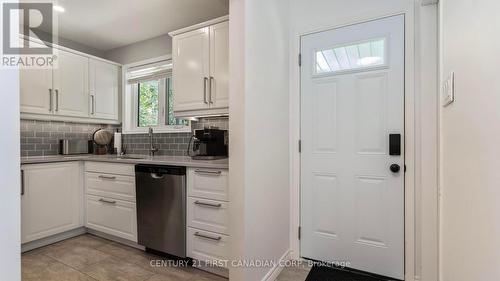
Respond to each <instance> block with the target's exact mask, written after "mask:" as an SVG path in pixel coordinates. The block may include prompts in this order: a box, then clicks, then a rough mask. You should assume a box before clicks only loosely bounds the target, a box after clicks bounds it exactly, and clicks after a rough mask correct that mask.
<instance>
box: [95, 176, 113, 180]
mask: <svg viewBox="0 0 500 281" xmlns="http://www.w3.org/2000/svg"><path fill="white" fill-rule="evenodd" d="M99 178H100V179H105V180H116V177H113V176H103V175H100V176H99Z"/></svg>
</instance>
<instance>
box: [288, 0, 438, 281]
mask: <svg viewBox="0 0 500 281" xmlns="http://www.w3.org/2000/svg"><path fill="white" fill-rule="evenodd" d="M420 8H421V6H420V1H418V0H416V1H415V2H413V1H410V2H409V5H408V8H407V9H406V10H402V11H399V12H395V13H389V14H385V15H378V16H374V17H368V18H358V19H353V20H351V21H349V22H344V23H342V24H337V25H334V26H324V27H321V28H318V29H315V30H311V31H308V32H302V33H297V34H293V35H292V36H291V46H290V48H291V50H290V65H291V67H290V117H291V119H290V128H289V129H290V145H289V146H290V176H291V182H290V187H291V191H290V200H291V201H290V249H291V258H292V259H301V256H300V240H299V238H298V229H299V226H300V215H301V214H300V175H301V169H300V162H301V159H300V152H299V140H300V123H301V115H300V114H301V113H300V112H301V110H300V106H301V105H300V98H301V74H300V66H299V65H298V63H297V58H298V56H299V54H300V50H301V38H302V37H303V36H306V35H309V34H313V33H318V32H322V31H326V30H331V29H336V28H341V27H345V26H349V25H353V24H358V23H364V22H369V21H373V20H377V19H381V18H386V17H390V16H397V15H404V17H405V27H404V28H405V39H404V40H405V42H404V46H405V67H404V69H405V74H404V79H405V83H404V85H405V86H404V89H405V90H404V91H405V93H404V97H405V106H404V107H405V108H404V112H405V123H404V126H405V165H406V173H405V182H404V188H405V199H404V201H405V202H404V204H405V206H404V210H405V215H404V222H405V226H404V233H405V237H404V242H405V243H404V245H405V263H404V264H405V280H409V281H413V280H415V281H417V280H420V276H422V275H425V276H429V275H437V272H434V271H437V269H434V268H432V269H430V270H432V271H433V272H426V273H425V274H424V273H423V272H422V271H425V270H426V268H424V269H422V270H420V269H419V268H420V267H421V260H420V259H421V257H423V256H425V255H424V253H422V251H423V249H424V246H423V245H421V243H419V241H417V233H419V232H420V231H421V228H422V226H419V227H416V222H417V216H418V214H417V211H416V206H419V205H421V200H423V199H422V198H420V196H418V194H416V191H415V188H416V187H417V186H418V187H419V188H420V187H421V186H420V182H421V180H420V178H418V177H417V176H416V173H418V175H419V176H420V175H421V174H422V173H423V172H422V171H421V170H422V169H426V165H422V162H421V157H420V155H416V151H418V152H419V153H422V152H421V148H420V147H418V146H420V145H421V144H420V141H419V140H417V139H416V137H420V136H421V131H423V130H432V128H427V127H426V125H425V124H420V122H418V119H420V118H421V115H422V113H423V112H422V111H423V110H421V109H420V108H417V106H416V103H417V101H416V100H418V102H419V101H420V95H422V93H421V92H420V91H419V90H417V89H416V88H419V84H420V82H419V81H418V80H421V79H422V78H423V76H424V75H425V69H418V68H417V67H420V64H419V62H418V59H417V57H416V55H417V52H419V53H420V51H419V49H420V47H416V45H417V43H420V42H419V41H420V40H422V38H418V39H417V34H418V33H419V31H420V30H419V22H418V21H419V17H418V16H417V17H416V15H419V13H418V11H416V10H417V9H420ZM436 16H437V15H436ZM436 21H437V18H436ZM419 36H420V35H419ZM428 36H432V34H429V35H428ZM430 75H432V74H430ZM436 86H437V85H436ZM435 90H436V94H437V87H436V89H435ZM431 94H432V93H431ZM436 98H437V97H436ZM430 106H435V105H433V104H431V105H430ZM432 121H433V122H434V121H435V123H436V124H437V118H436V120H432ZM428 145H430V146H431V147H432V148H434V147H435V148H437V140H436V141H434V140H431V142H430V144H428ZM436 160H437V159H436ZM432 167H433V165H429V169H432ZM429 172H431V171H429ZM436 180H437V179H436ZM430 188H435V189H436V192H437V181H436V186H435V187H434V186H433V187H430ZM433 200H434V199H433ZM431 203H436V204H437V202H431ZM427 204H429V203H427ZM434 215H435V216H436V217H437V216H438V214H437V213H436V214H432V216H434ZM421 220H422V219H421ZM425 231H427V232H428V233H431V235H434V233H435V235H436V237H437V226H434V225H426V229H425ZM419 235H421V234H419ZM419 239H420V238H419ZM431 246H432V245H431ZM436 246H437V245H436ZM432 258H435V262H436V263H437V258H438V257H437V254H436V256H435V257H434V256H433V257H432Z"/></svg>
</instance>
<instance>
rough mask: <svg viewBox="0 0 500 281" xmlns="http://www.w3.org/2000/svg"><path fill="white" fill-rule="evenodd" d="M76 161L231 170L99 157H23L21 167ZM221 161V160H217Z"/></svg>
mask: <svg viewBox="0 0 500 281" xmlns="http://www.w3.org/2000/svg"><path fill="white" fill-rule="evenodd" d="M74 161H89V162H108V163H119V164H153V165H175V166H185V167H193V168H214V169H229V163H227V160H224V161H225V163H216V162H215V163H214V162H212V161H203V160H182V159H150V158H145V159H117V158H111V157H110V158H101V157H98V156H74V157H64V156H60V157H58V156H47V157H43V156H40V157H33V158H30V157H21V165H31V164H44V163H57V162H74ZM215 161H220V160H215Z"/></svg>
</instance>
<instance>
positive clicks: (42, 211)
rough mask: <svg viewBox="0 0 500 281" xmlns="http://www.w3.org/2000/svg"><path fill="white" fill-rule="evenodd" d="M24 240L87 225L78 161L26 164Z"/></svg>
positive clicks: (22, 227) (24, 174)
mask: <svg viewBox="0 0 500 281" xmlns="http://www.w3.org/2000/svg"><path fill="white" fill-rule="evenodd" d="M21 169H22V170H23V172H22V173H23V182H24V194H23V195H22V196H21V236H22V237H21V240H22V241H21V242H22V243H26V242H30V241H34V240H38V239H41V238H45V237H48V236H51V235H55V234H58V233H62V232H64V231H68V230H72V229H75V228H78V227H80V226H83V218H82V211H81V210H82V206H83V188H82V185H81V182H82V181H81V179H80V166H79V163H78V162H69V163H53V164H33V165H25V166H23V167H22V168H21Z"/></svg>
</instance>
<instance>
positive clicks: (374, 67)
mask: <svg viewBox="0 0 500 281" xmlns="http://www.w3.org/2000/svg"><path fill="white" fill-rule="evenodd" d="M301 54H302V67H301V140H302V152H301V234H302V235H301V236H302V237H301V256H302V257H305V258H309V259H313V260H319V261H327V262H347V263H348V264H347V266H348V267H350V268H354V269H358V270H362V271H367V272H371V273H375V274H379V275H383V276H388V277H392V278H397V279H403V278H404V16H393V17H388V18H384V19H380V20H376V21H371V22H366V23H360V24H355V25H351V26H347V27H342V28H338V29H333V30H329V31H324V32H320V33H315V34H312V35H307V36H304V37H302V41H301ZM398 167H399V169H400V170H399V171H397V168H398Z"/></svg>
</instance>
